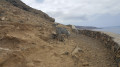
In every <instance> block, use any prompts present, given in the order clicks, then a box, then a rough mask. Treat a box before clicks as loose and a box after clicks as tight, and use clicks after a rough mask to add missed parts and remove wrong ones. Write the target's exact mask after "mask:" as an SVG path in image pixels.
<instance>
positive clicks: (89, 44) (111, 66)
mask: <svg viewBox="0 0 120 67" xmlns="http://www.w3.org/2000/svg"><path fill="white" fill-rule="evenodd" d="M74 39H75V41H76V43H77V44H79V47H80V48H81V49H83V51H84V57H83V56H80V58H81V59H82V58H83V59H84V60H85V62H87V63H89V65H90V66H89V67H116V65H115V63H114V60H113V57H112V56H111V52H110V50H108V49H106V48H105V46H104V44H102V43H101V42H99V41H97V40H95V39H92V38H90V37H86V36H83V35H80V36H74Z"/></svg>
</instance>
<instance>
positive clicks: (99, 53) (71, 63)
mask: <svg viewBox="0 0 120 67" xmlns="http://www.w3.org/2000/svg"><path fill="white" fill-rule="evenodd" d="M76 46H79V48H81V49H82V51H83V52H80V53H78V54H76V55H75V56H72V55H71V52H72V51H73V49H74V48H75V47H76ZM27 61H28V62H27V65H28V67H29V66H33V67H117V66H116V64H115V62H114V60H113V57H112V55H111V52H110V50H108V49H107V48H105V46H104V44H102V43H101V42H99V41H97V40H95V39H92V38H89V37H86V36H84V35H77V36H76V35H75V34H72V36H71V37H70V39H68V40H66V42H65V45H64V43H62V42H56V41H53V42H52V41H51V43H49V44H47V45H46V44H44V43H43V45H39V46H38V51H35V52H34V53H32V54H30V55H29V56H27Z"/></svg>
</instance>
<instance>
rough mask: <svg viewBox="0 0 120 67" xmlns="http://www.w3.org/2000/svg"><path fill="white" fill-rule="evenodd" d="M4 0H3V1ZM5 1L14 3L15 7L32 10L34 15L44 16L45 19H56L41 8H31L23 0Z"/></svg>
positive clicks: (51, 20)
mask: <svg viewBox="0 0 120 67" xmlns="http://www.w3.org/2000/svg"><path fill="white" fill-rule="evenodd" d="M2 1H3V0H1V2H2ZM5 1H6V2H8V3H10V4H12V5H13V6H15V7H18V8H20V9H22V10H25V11H28V12H31V13H33V14H34V15H37V16H40V17H41V18H43V19H45V20H47V21H50V22H54V21H55V19H54V18H52V17H50V16H48V15H47V14H46V13H44V12H42V11H41V10H37V9H34V8H31V7H29V6H27V5H26V4H25V3H23V2H22V1H21V0H5Z"/></svg>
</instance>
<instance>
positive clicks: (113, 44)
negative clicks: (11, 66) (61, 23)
mask: <svg viewBox="0 0 120 67" xmlns="http://www.w3.org/2000/svg"><path fill="white" fill-rule="evenodd" d="M79 34H83V35H86V36H88V37H91V38H94V39H97V40H99V41H100V42H102V43H103V44H104V46H105V47H106V48H108V49H109V50H111V53H112V54H113V56H114V60H115V61H116V62H117V64H118V67H120V43H118V42H119V41H116V40H115V38H116V37H117V36H116V37H114V36H112V35H110V34H107V33H105V32H99V31H91V30H79ZM118 40H119V39H118Z"/></svg>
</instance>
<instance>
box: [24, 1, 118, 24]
mask: <svg viewBox="0 0 120 67" xmlns="http://www.w3.org/2000/svg"><path fill="white" fill-rule="evenodd" d="M22 1H23V2H25V3H26V4H27V5H29V6H31V7H33V8H36V9H39V10H42V11H44V12H46V13H48V14H49V15H50V16H52V17H54V18H55V19H56V21H57V22H60V23H72V22H73V21H74V22H79V23H81V22H89V21H91V20H94V19H95V18H96V17H98V16H99V15H104V14H109V15H117V14H120V4H119V3H120V0H22Z"/></svg>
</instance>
